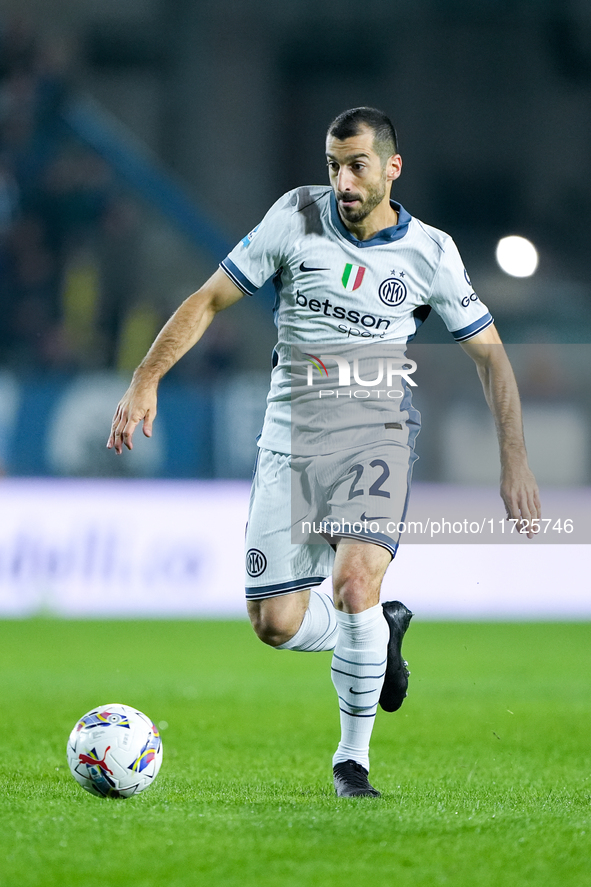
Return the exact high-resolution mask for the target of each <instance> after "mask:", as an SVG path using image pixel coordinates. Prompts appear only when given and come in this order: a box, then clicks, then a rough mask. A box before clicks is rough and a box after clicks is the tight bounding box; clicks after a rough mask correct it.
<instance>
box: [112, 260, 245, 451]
mask: <svg viewBox="0 0 591 887" xmlns="http://www.w3.org/2000/svg"><path fill="white" fill-rule="evenodd" d="M243 295H244V293H243V292H242V290H240V289H238V287H237V286H235V285H234V284H233V283H232V281H231V280H230V279H229V277H228V276H227V275H226V274H225V273H224V272H223V271H222V270H221V269H220V268H218V270H217V271H216V272H215V274H213V275H212V276H211V277H210V278H209V280H208V281H207V282H206V283H205V284H204V285H203V286H202V287H201V289H199V290H197V292H196V293H193V295H192V296H189V298H188V299H186V300H185V301H184V302H183V303H182V305H181V306H180V307H179V308H178V309H177V310H176V311H175V313H174V314H173V315H172V317H171V318H170V320H168V321H167V323H166V324H165V325H164V326H163V328H162V329H161V331H160V332H159V334H158V336H157V337H156V339H155V340H154V343H153V345H152V347H151V348H150V350H149V351H148V353H147V354H146V356H145V357H144V359H143V360H142V362H141V363H140V365H139V366H138V368H137V369H136V371H135V372H134V374H133V378H132V380H131V384H130V386H129V388H128V389H127V391H126V392H125V394H124V395H123V397H122V398H121V400H120V401H119V404H118V406H117V409H116V411H115V415H114V417H113V424H112V426H111V434H110V436H109V440H108V441H107V447H108V448H109V449H114V450H115V452H116V453H119V454H120V453H122V452H123V446H124V445H125V446H126V447H127V449H128V450H131V449H132V448H133V442H132V438H133V433H134V431H135V429H136V427H137V426H138V425H139V423H140V422H143V431H144V434H145V435H146V437H151V435H152V423H153V422H154V419H155V417H156V403H157V391H158V384H159V382H160V379H161V378H162V377H163V376H164V374H165V373H167V372H168V370H169V369H170V368H171V367H172V366H174V364H175V363H176V362H177V361H178V360H180V359H181V357H182V356H183V354H186V352H187V351H188V350H189V349H190V348H192V347H193V345H195V343H196V342H198V341H199V339H200V338H201V336H202V335H203V333H204V332H205V330H206V329H207V327H208V326H209V324H210V323H211V322H212V320H213V318H214V317H215V315H216V314H217V313H218V311H222V310H223V309H224V308H229V307H230V305H233V304H234V303H235V302H238V300H239V299H241V298H242V296H243Z"/></svg>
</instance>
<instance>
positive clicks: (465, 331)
mask: <svg viewBox="0 0 591 887" xmlns="http://www.w3.org/2000/svg"><path fill="white" fill-rule="evenodd" d="M491 323H493V318H492V315H491V314H490V312H489V311H487V312H486V314H485V315H484V316H483V317H480V318H479V319H478V320H475V321H474V323H471V324H470V325H469V326H465V327H463V328H462V329H461V330H453V331H452V336H453V337H454V339H455V340H456V342H465V341H466V339H471V338H472V336H477V335H478V333H481V332H482V330H485V329H486V328H487V326H490V325H491Z"/></svg>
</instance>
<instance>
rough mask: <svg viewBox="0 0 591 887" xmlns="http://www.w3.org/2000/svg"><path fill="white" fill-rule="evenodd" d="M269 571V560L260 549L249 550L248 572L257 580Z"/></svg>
mask: <svg viewBox="0 0 591 887" xmlns="http://www.w3.org/2000/svg"><path fill="white" fill-rule="evenodd" d="M266 569H267V558H266V557H265V555H264V554H263V552H262V551H259V550H258V548H249V550H248V551H247V552H246V572H247V573H248V575H249V576H252V577H253V578H255V577H256V576H260V575H261V573H264V572H265V570H266Z"/></svg>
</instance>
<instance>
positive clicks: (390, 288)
mask: <svg viewBox="0 0 591 887" xmlns="http://www.w3.org/2000/svg"><path fill="white" fill-rule="evenodd" d="M378 295H379V297H380V299H381V300H382V302H383V303H384V305H389V306H390V308H394V307H395V306H396V305H400V303H401V302H404V300H405V299H406V284H405V283H404V281H403V280H399V279H398V278H397V277H389V278H388V279H387V280H383V281H382V283H381V284H380V288H379V290H378Z"/></svg>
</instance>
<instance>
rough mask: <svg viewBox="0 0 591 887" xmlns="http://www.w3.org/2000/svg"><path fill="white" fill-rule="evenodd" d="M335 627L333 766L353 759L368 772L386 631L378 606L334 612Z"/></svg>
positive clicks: (382, 677)
mask: <svg viewBox="0 0 591 887" xmlns="http://www.w3.org/2000/svg"><path fill="white" fill-rule="evenodd" d="M335 613H336V618H337V622H338V626H339V633H338V638H337V643H336V646H335V650H334V655H333V659H332V666H331V673H332V682H333V684H334V686H335V690H336V691H337V695H338V698H339V709H340V713H341V741H340V742H339V745H338V748H337V750H336V752H335V755H334V757H333V761H332V763H333V767H334V766H335V764H339V763H341V761H348V760H353V761H357V762H358V763H359V764H361V766H362V767H365V769H366V770H367V771H368V772H369V740H370V738H371V731H372V730H373V725H374V721H375V717H376V711H377V707H378V700H379V698H380V693H381V690H382V684H383V683H384V674H385V672H386V659H387V651H388V640H389V637H390V630H389V628H388V623H387V622H386V620H385V619H384V612H383V610H382V606H381V604H377V606H375V607H370V608H369V610H364V611H363V612H362V613H341V612H339V611H338V610H335Z"/></svg>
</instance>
